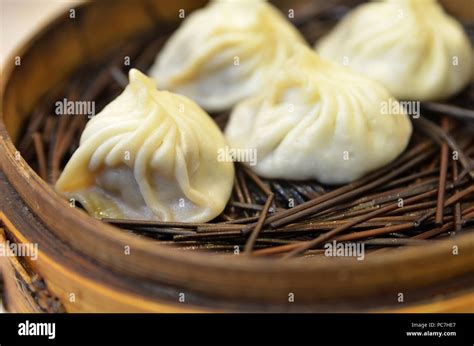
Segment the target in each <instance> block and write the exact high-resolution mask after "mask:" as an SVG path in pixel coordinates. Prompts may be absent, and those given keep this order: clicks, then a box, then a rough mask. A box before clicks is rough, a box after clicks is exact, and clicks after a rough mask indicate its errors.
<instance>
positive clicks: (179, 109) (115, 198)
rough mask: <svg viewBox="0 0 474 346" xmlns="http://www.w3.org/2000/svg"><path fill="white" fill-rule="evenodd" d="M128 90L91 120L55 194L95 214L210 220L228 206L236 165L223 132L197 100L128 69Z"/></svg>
mask: <svg viewBox="0 0 474 346" xmlns="http://www.w3.org/2000/svg"><path fill="white" fill-rule="evenodd" d="M129 78H130V84H129V85H128V86H127V87H126V89H125V90H124V92H123V93H122V94H121V95H120V96H118V97H117V98H116V99H115V100H114V101H112V102H111V103H110V104H109V105H107V106H106V107H105V108H104V110H103V111H102V112H100V113H99V114H98V115H97V116H95V117H93V118H92V119H91V120H90V121H89V123H88V124H87V126H86V128H85V129H84V132H83V133H82V136H81V140H80V146H79V148H78V149H77V151H76V152H75V153H74V155H73V156H72V157H71V159H70V161H69V162H68V164H67V165H66V167H65V169H64V171H63V172H62V174H61V176H60V178H59V180H58V181H57V183H56V189H57V190H58V191H60V192H63V193H65V194H67V195H68V196H70V197H74V198H76V199H77V200H78V201H79V202H81V204H82V205H83V206H84V207H85V208H86V210H87V211H88V212H89V213H91V214H93V215H94V216H96V217H113V218H139V219H150V220H163V221H194V222H206V221H209V220H211V219H213V218H214V217H216V216H217V215H219V214H220V213H221V212H222V210H223V209H224V207H225V205H226V203H227V201H228V199H229V197H230V194H231V190H232V185H233V179H234V167H233V163H232V162H218V160H217V151H218V150H219V149H220V148H223V147H225V146H226V145H227V144H226V141H225V139H224V136H223V134H222V133H221V131H220V130H219V128H218V127H217V126H216V124H215V123H214V122H213V120H212V119H211V118H210V117H209V115H208V114H206V113H205V112H204V111H203V110H202V109H201V108H200V107H199V106H198V105H197V104H196V103H194V102H193V101H191V100H189V99H188V98H186V97H184V96H181V95H176V94H172V93H170V92H167V91H158V90H157V89H156V87H155V82H154V81H153V80H152V79H150V78H148V77H147V76H145V75H144V74H142V73H141V72H139V71H138V70H135V69H132V70H130V75H129Z"/></svg>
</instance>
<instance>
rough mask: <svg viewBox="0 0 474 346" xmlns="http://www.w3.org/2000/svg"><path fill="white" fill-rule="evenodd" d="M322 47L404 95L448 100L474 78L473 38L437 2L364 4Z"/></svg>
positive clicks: (416, 0)
mask: <svg viewBox="0 0 474 346" xmlns="http://www.w3.org/2000/svg"><path fill="white" fill-rule="evenodd" d="M316 50H317V52H318V53H319V54H320V55H321V56H322V57H324V58H328V59H331V60H334V61H337V62H339V63H343V64H344V65H347V66H348V67H350V68H352V69H354V70H356V71H358V72H361V73H363V74H365V75H367V76H369V77H371V78H373V79H375V80H377V81H379V82H380V83H381V84H382V85H384V86H385V87H386V88H387V89H388V90H389V91H390V92H391V93H392V94H393V95H394V96H395V97H397V98H398V99H405V100H417V101H425V100H439V99H446V98H449V97H450V96H453V95H454V94H456V93H458V92H459V91H460V90H462V89H463V88H464V87H465V86H466V85H467V84H468V83H469V80H470V76H472V60H473V55H472V48H471V45H470V42H469V39H468V37H467V35H466V34H465V32H464V30H463V28H462V26H461V24H460V23H458V22H457V21H456V20H455V19H454V18H452V17H451V16H449V15H448V14H447V13H445V11H444V10H443V8H442V7H441V5H440V4H439V3H438V2H437V1H436V0H383V1H376V2H372V3H367V4H362V5H360V6H359V7H357V8H356V9H354V10H353V11H352V12H350V13H349V14H348V15H347V16H346V17H345V18H343V20H342V21H341V22H340V23H339V24H338V25H337V26H336V27H335V29H333V30H332V31H331V32H330V33H329V34H328V35H327V36H325V37H323V38H322V39H321V40H320V41H319V42H318V43H317V45H316Z"/></svg>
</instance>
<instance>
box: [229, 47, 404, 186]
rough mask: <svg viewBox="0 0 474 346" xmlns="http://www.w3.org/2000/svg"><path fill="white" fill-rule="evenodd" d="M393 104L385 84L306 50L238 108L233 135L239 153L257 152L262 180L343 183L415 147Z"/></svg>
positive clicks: (231, 126) (231, 139) (231, 123)
mask: <svg viewBox="0 0 474 346" xmlns="http://www.w3.org/2000/svg"><path fill="white" fill-rule="evenodd" d="M389 102H391V104H393V103H394V102H395V103H396V102H397V101H396V100H395V99H393V98H392V97H391V95H390V94H389V93H388V92H387V91H386V89H385V88H384V87H382V86H381V85H379V84H378V83H377V82H374V81H372V80H370V79H368V78H367V77H364V76H361V75H359V74H356V73H354V72H352V71H351V70H349V69H348V68H345V67H343V66H342V65H339V64H336V63H333V62H329V61H324V60H322V59H321V58H320V57H319V56H318V55H317V54H316V53H315V52H314V51H312V50H311V49H308V48H306V47H305V46H302V47H301V49H300V50H299V53H298V54H297V55H296V56H295V57H293V58H292V59H290V60H289V61H288V63H287V64H286V65H285V66H284V67H283V68H282V69H281V71H280V72H279V73H278V74H277V75H276V76H275V78H274V79H273V80H272V81H271V82H270V83H269V84H268V86H267V87H266V88H265V89H264V90H262V91H261V92H260V93H259V94H258V95H256V96H254V97H252V98H249V99H247V100H245V101H243V102H241V103H239V104H238V105H237V106H236V107H235V108H234V110H233V111H232V113H231V116H230V121H229V123H228V124H227V127H226V131H225V134H226V137H227V140H228V142H229V144H230V145H231V146H232V147H233V148H238V149H241V150H242V149H246V150H257V165H256V166H253V167H251V168H252V169H254V170H255V171H256V172H257V173H258V174H259V175H260V176H263V177H267V178H283V179H296V180H304V179H317V180H319V181H320V182H322V183H328V184H342V183H347V182H350V181H353V180H355V179H357V178H359V177H361V176H362V175H364V174H366V173H367V172H370V171H372V170H374V169H377V168H379V167H382V166H384V165H386V164H387V163H389V162H390V161H392V160H393V159H395V158H396V157H397V156H398V155H399V154H400V153H401V152H402V151H403V150H404V149H405V147H406V146H407V144H408V142H409V139H410V136H411V132H412V126H411V122H410V119H409V118H408V116H407V115H406V113H405V111H404V110H402V111H401V112H399V113H397V114H395V113H393V112H390V109H393V107H386V105H387V104H388V103H389ZM384 105H385V108H384ZM384 109H387V110H388V112H387V111H385V113H384Z"/></svg>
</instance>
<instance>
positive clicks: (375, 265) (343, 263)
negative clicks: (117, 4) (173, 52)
mask: <svg viewBox="0 0 474 346" xmlns="http://www.w3.org/2000/svg"><path fill="white" fill-rule="evenodd" d="M108 5H109V6H113V5H112V4H110V3H109V4H108ZM98 6H99V5H98V3H97V2H91V3H86V4H81V5H80V6H78V7H76V8H80V9H81V11H82V12H83V15H88V13H91V11H92V10H94V9H97V7H98ZM132 6H137V3H135V4H134V5H132ZM65 25H67V23H66V19H65V15H64V14H62V15H59V16H58V17H57V18H56V19H55V20H54V21H52V22H51V23H50V24H48V25H47V26H46V27H44V28H43V29H42V30H40V31H39V32H38V33H37V34H36V35H35V36H34V37H33V38H32V39H31V40H30V41H29V42H27V43H25V44H24V45H23V46H22V47H21V48H20V49H18V50H17V51H16V52H14V54H13V55H12V57H13V56H24V54H30V53H31V52H32V51H33V49H39V51H41V49H40V47H39V46H40V45H41V43H42V42H44V40H45V38H46V37H47V36H48V35H50V34H51V33H52V32H54V31H56V32H57V31H58V30H60V29H62V27H64V26H65ZM6 61H7V62H6V65H5V66H4V70H3V71H4V73H3V75H2V79H1V95H2V114H1V117H0V164H1V167H2V170H3V171H4V173H5V175H6V176H7V178H8V180H9V181H10V183H11V184H12V186H13V187H14V188H15V189H16V191H17V192H18V194H19V195H20V196H21V198H22V199H23V200H24V201H25V203H26V204H27V205H28V206H29V207H30V208H31V210H33V211H34V213H35V214H36V215H37V217H38V218H39V219H40V220H41V221H42V222H43V223H44V224H45V225H46V226H47V227H48V229H49V230H50V231H51V233H53V234H54V235H55V236H56V237H57V238H59V239H60V240H61V241H63V242H65V243H66V244H67V245H68V246H70V247H71V248H72V249H74V250H76V251H78V252H79V253H82V254H84V255H85V256H87V257H89V258H91V259H93V260H94V261H98V262H99V263H100V264H101V265H103V266H105V267H107V268H110V269H111V270H113V271H116V272H118V273H124V274H127V275H130V276H132V277H136V278H139V279H143V280H147V281H152V282H157V283H162V282H167V283H170V284H176V285H180V286H187V287H190V288H193V289H196V290H198V291H206V290H208V289H209V288H212V290H213V292H216V293H219V294H222V295H225V296H231V295H237V296H245V297H256V296H261V295H262V292H263V291H265V290H267V292H266V294H267V293H268V294H269V295H275V296H276V295H280V294H285V292H289V291H291V290H295V289H296V290H300V291H301V294H302V296H303V297H307V298H311V297H314V296H316V295H318V294H323V295H326V296H331V295H332V294H333V295H334V296H335V295H336V291H337V292H339V291H340V289H339V288H340V287H341V285H342V286H343V288H345V289H348V288H350V290H351V291H352V292H351V293H350V294H366V293H370V292H376V291H383V290H389V289H391V287H392V286H393V285H394V284H395V283H396V284H397V289H398V290H399V289H401V288H402V287H408V288H410V287H412V288H413V287H417V286H422V285H429V284H433V283H436V282H439V281H443V280H449V279H452V278H454V277H456V276H460V275H465V274H467V273H471V272H473V271H474V233H472V232H470V233H466V234H462V235H459V236H458V237H457V238H455V239H445V240H439V241H436V242H433V244H430V245H424V246H422V247H409V248H404V249H400V250H399V251H397V252H396V253H395V252H387V253H383V254H380V255H377V256H367V257H366V258H365V260H364V261H360V262H359V261H354V260H352V259H344V258H342V259H341V258H339V259H337V260H331V259H328V258H321V259H318V260H315V261H313V260H301V259H291V260H287V261H280V260H275V259H268V258H247V257H246V256H244V255H239V256H235V257H232V258H229V256H226V257H222V256H216V255H212V256H210V255H208V254H205V253H200V252H183V251H179V250H176V249H172V248H169V247H167V246H164V245H159V244H157V243H155V242H153V241H149V240H144V239H139V238H136V237H134V236H132V235H129V234H126V233H124V232H122V231H119V230H118V229H117V228H115V227H113V226H111V225H108V224H104V223H102V222H101V221H99V220H96V219H94V218H92V217H90V216H88V215H87V214H86V213H85V212H83V211H81V210H77V209H74V208H71V207H70V206H69V204H68V203H67V202H66V201H65V200H64V198H63V197H61V196H60V195H59V194H58V193H56V192H55V191H54V190H53V188H52V187H50V186H49V185H48V184H47V183H46V182H45V181H43V180H42V179H41V178H40V177H39V176H38V175H37V174H36V172H35V171H34V170H33V169H32V168H31V167H30V166H29V165H28V163H27V162H26V161H24V160H23V158H21V159H20V160H17V159H16V158H15V153H16V148H15V146H14V144H13V141H12V138H11V137H10V135H9V133H8V132H7V129H6V125H5V119H7V118H22V115H21V113H20V111H19V110H18V107H17V106H18V104H16V105H14V104H13V103H14V101H15V99H13V100H10V98H9V97H10V93H11V92H12V89H14V88H15V87H18V83H20V82H21V78H24V76H21V73H19V72H18V71H16V68H15V66H13V64H12V63H11V62H12V61H13V59H12V58H10V59H7V60H6ZM9 62H10V63H9ZM19 74H20V76H18V75H19ZM18 78H19V79H18ZM18 81H20V82H18ZM15 83H17V84H15ZM20 87H21V86H20ZM49 87H51V85H50V86H49ZM13 93H14V91H13ZM4 109H8V114H6V112H4V111H3V110H4ZM54 216H56V217H54ZM126 245H128V246H130V249H131V255H129V256H126V255H124V246H126ZM454 245H456V246H458V247H459V253H460V254H462V256H461V255H459V256H453V255H452V253H451V251H452V247H453V246H454ZM236 257H237V258H236ZM242 278H246V279H248V280H250V281H251V283H252V284H251V287H244V286H242V285H241V282H242ZM322 278H323V279H324V280H321V279H322ZM268 290H270V291H271V292H270V291H268ZM333 290H335V291H334V293H332V291H333ZM286 294H287V293H286Z"/></svg>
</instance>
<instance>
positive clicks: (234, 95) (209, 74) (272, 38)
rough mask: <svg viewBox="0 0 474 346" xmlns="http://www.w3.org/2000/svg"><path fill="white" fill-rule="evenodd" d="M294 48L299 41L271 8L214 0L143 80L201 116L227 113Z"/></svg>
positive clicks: (256, 1)
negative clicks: (188, 102) (189, 102)
mask: <svg viewBox="0 0 474 346" xmlns="http://www.w3.org/2000/svg"><path fill="white" fill-rule="evenodd" d="M297 42H304V39H303V38H302V36H301V35H300V34H299V32H298V31H297V30H296V28H294V27H293V26H292V24H291V23H290V22H289V21H287V19H286V18H285V17H284V16H283V15H282V14H281V13H280V12H279V11H278V10H277V9H276V8H274V7H273V6H272V5H271V4H269V3H267V2H265V1H261V0H215V1H211V3H210V4H209V5H207V6H206V7H205V8H203V9H201V10H197V11H195V12H193V13H192V14H190V15H189V17H187V18H186V19H185V20H184V22H183V23H182V25H181V27H180V28H179V29H178V30H177V31H176V32H175V33H174V34H173V36H171V38H170V39H169V40H168V42H167V43H166V45H165V47H164V48H163V50H162V51H161V52H160V53H159V54H158V56H157V59H156V61H155V64H154V65H153V66H152V67H151V69H150V71H149V75H150V76H151V77H153V78H155V79H156V81H157V83H158V87H159V88H161V89H167V90H171V91H174V92H177V93H180V94H182V95H186V96H188V97H190V98H191V99H193V100H194V101H196V102H197V103H198V104H200V105H201V106H202V107H203V108H204V109H206V110H207V111H221V110H225V109H230V108H232V106H233V105H234V104H235V103H237V102H238V101H241V100H242V99H244V98H246V97H248V96H251V95H253V94H255V93H256V92H257V91H259V90H260V89H262V88H264V87H265V85H266V82H267V80H268V79H269V78H270V77H271V76H272V75H273V74H274V73H275V71H276V70H277V69H278V68H279V67H280V66H281V65H282V63H284V62H285V61H286V60H287V58H288V57H289V56H291V55H292V54H293V52H294V48H295V43H297Z"/></svg>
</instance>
